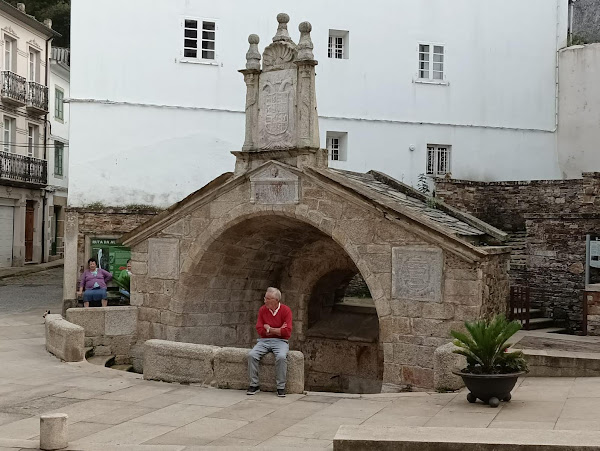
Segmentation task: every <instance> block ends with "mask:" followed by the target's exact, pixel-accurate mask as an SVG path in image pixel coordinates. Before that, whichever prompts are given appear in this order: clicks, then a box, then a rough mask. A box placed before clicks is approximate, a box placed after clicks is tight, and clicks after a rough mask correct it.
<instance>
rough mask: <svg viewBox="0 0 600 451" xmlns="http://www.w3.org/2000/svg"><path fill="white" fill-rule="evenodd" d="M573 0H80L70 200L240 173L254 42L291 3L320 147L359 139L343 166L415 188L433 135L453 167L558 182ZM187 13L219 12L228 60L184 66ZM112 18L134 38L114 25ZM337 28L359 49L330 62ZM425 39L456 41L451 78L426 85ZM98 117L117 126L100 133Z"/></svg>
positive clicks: (265, 40) (164, 193) (156, 201)
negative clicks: (305, 49) (366, 0)
mask: <svg viewBox="0 0 600 451" xmlns="http://www.w3.org/2000/svg"><path fill="white" fill-rule="evenodd" d="M566 4H567V1H566V0H556V1H554V0H552V1H549V0H531V1H528V2H526V3H523V2H519V1H518V0H509V1H505V2H500V3H494V4H493V5H492V4H490V3H489V2H479V1H476V0H460V1H453V2H451V3H449V2H445V1H443V0H432V1H430V2H427V3H414V2H409V1H408V0H402V1H399V2H381V3H375V4H372V5H369V8H368V10H365V7H364V4H363V3H360V2H346V3H344V5H343V7H340V6H339V5H334V4H328V3H325V4H323V2H318V1H317V0H310V1H307V2H301V3H292V2H284V3H283V4H282V3H281V2H276V1H275V0H268V1H262V2H259V3H257V4H248V3H245V2H241V1H239V2H235V4H234V3H233V2H209V1H207V0H188V1H184V0H162V1H159V2H155V3H154V4H153V7H152V8H147V7H146V6H145V2H143V1H142V0H132V1H128V2H126V3H123V2H118V1H117V0H107V1H105V2H102V5H101V7H98V6H97V5H92V4H89V3H86V2H79V3H75V4H74V5H73V6H72V17H73V20H72V34H73V39H72V43H73V47H72V50H73V53H74V54H75V55H77V58H75V59H74V61H73V71H74V77H73V81H74V82H73V88H72V92H71V95H72V108H73V111H74V114H73V121H74V122H73V127H72V131H71V134H72V136H71V145H72V146H73V147H74V148H75V149H76V151H75V152H73V155H72V159H71V164H72V169H73V170H72V172H71V185H70V187H71V189H70V194H71V200H70V201H69V202H70V204H71V205H73V206H83V205H86V204H89V203H92V202H96V201H98V200H99V198H100V197H102V198H103V202H104V203H105V204H106V205H127V204H132V203H144V204H151V205H155V206H160V207H165V206H167V205H169V204H171V203H173V202H174V201H176V200H180V199H181V198H182V197H184V196H185V195H187V194H189V193H190V192H192V191H194V190H195V189H197V188H199V187H200V186H202V185H204V184H205V183H207V182H208V181H209V180H211V179H213V178H214V177H216V176H217V175H219V174H221V173H223V172H225V171H228V170H231V168H232V167H233V158H232V157H231V156H230V155H229V151H231V150H240V148H241V145H242V143H243V130H244V127H243V114H242V112H243V106H244V99H245V85H244V83H243V81H242V77H241V75H240V74H239V73H237V70H238V69H241V68H243V67H244V63H245V57H244V55H245V53H246V51H247V36H248V34H250V33H257V34H259V35H260V37H261V43H260V45H259V48H260V49H261V50H262V49H264V47H265V46H266V45H268V44H269V42H270V38H271V36H273V34H274V31H275V29H274V23H275V16H276V14H277V13H278V12H280V11H282V10H283V11H286V12H288V13H289V14H290V16H291V22H290V24H289V30H290V35H291V36H292V38H293V39H295V40H296V41H297V39H298V34H299V33H298V31H297V26H298V23H299V22H300V21H302V20H307V19H308V20H310V21H311V23H312V25H313V31H312V39H313V42H314V44H315V58H316V59H317V60H319V66H318V67H317V73H318V77H317V98H318V105H319V113H320V115H321V121H320V122H321V124H320V132H321V144H322V145H323V147H325V145H326V142H325V137H326V132H327V131H338V132H347V133H348V147H347V161H340V162H333V163H332V166H334V167H340V168H344V169H349V170H355V171H365V170H369V169H379V170H383V171H385V172H387V173H389V174H390V175H392V176H394V177H396V178H398V179H401V180H403V181H405V182H407V183H409V184H416V181H417V178H418V175H419V174H420V173H423V172H425V170H426V147H427V144H446V145H451V146H452V162H451V172H452V174H453V176H454V177H460V178H471V179H477V180H504V179H511V178H516V179H531V178H545V179H547V178H558V177H560V176H561V174H560V172H559V171H558V165H557V161H556V137H555V133H554V130H555V127H556V110H555V106H556V105H555V104H556V73H555V68H556V50H557V48H560V47H562V46H563V45H564V42H565V40H566V14H567V8H566ZM116 8H118V10H119V14H118V15H117V16H115V15H114V10H115V9H116ZM315 11H318V12H319V13H318V14H316V13H315ZM366 11H368V14H365V12H366ZM517 11H518V14H517V13H516V12H517ZM184 17H200V18H211V19H215V20H217V26H218V30H217V44H216V45H217V60H216V64H192V63H185V62H182V61H181V60H182V54H181V52H182V43H183V29H182V21H183V18H184ZM108 23H110V24H111V27H114V29H118V30H120V33H106V24H108ZM330 29H336V30H348V31H349V48H348V50H349V53H348V54H349V58H348V59H329V58H327V39H328V34H329V30H330ZM156 30H161V32H160V33H157V32H156ZM139 36H145V38H144V39H139ZM98 42H102V43H103V45H102V46H98V45H97V43H98ZM123 42H127V45H123ZM420 42H431V43H441V44H443V45H444V46H445V53H446V56H445V58H446V62H445V72H446V80H445V82H446V84H437V85H434V84H423V83H419V82H417V80H416V78H417V68H418V44H419V43H420ZM523 42H527V45H526V46H525V45H522V44H523ZM115 49H119V50H118V51H115ZM532 55H535V58H532ZM132 61H136V63H135V64H132V63H131V62H132ZM99 64H101V65H103V66H104V67H110V68H111V70H104V71H98V70H96V69H95V68H96V67H98V65H99ZM115 103H116V104H115ZM98 124H102V128H103V129H105V130H109V131H110V133H97V127H98ZM91 136H93V139H91V138H90V137H91ZM411 148H414V150H411ZM517 160H518V161H520V162H521V164H520V165H518V167H517V168H515V167H514V166H515V165H514V161H517ZM157 161H159V162H160V164H156V162H157ZM92 168H93V170H92ZM90 184H92V185H94V186H101V187H102V189H101V190H89V189H87V186H89V185H90Z"/></svg>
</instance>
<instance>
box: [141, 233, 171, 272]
mask: <svg viewBox="0 0 600 451" xmlns="http://www.w3.org/2000/svg"><path fill="white" fill-rule="evenodd" d="M134 273H136V274H137V272H136V271H134ZM148 276H149V277H151V278H155V279H171V280H173V279H178V278H179V240H178V239H176V238H149V239H148Z"/></svg>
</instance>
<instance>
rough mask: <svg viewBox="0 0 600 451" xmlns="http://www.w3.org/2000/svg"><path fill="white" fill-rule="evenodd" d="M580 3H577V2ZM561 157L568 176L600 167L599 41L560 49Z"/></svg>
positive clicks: (559, 155)
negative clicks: (599, 145)
mask: <svg viewBox="0 0 600 451" xmlns="http://www.w3.org/2000/svg"><path fill="white" fill-rule="evenodd" d="M577 4H578V3H577ZM559 69H560V72H559V79H560V84H559V87H560V89H559V111H560V115H559V126H558V161H559V165H560V171H561V173H562V174H563V177H565V178H574V177H581V173H582V172H583V171H590V170H599V169H600V156H599V155H598V152H597V150H596V149H597V147H598V142H600V130H599V129H598V123H599V122H600V84H599V83H598V78H599V77H600V44H589V45H585V46H579V45H578V46H573V47H568V48H566V49H564V50H562V51H560V52H559Z"/></svg>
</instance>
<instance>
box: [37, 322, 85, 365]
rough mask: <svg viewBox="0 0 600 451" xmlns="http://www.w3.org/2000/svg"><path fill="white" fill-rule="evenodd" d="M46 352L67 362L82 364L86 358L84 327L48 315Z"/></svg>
mask: <svg viewBox="0 0 600 451" xmlns="http://www.w3.org/2000/svg"><path fill="white" fill-rule="evenodd" d="M46 350H47V351H48V352H50V353H52V354H54V355H55V356H56V357H58V358H59V359H61V360H64V361H65V362H80V361H81V360H83V358H84V330H83V327H80V326H77V325H75V324H72V323H70V322H68V321H65V320H64V319H63V317H62V316H61V315H47V316H46Z"/></svg>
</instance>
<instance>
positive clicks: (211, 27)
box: [202, 22, 215, 30]
mask: <svg viewBox="0 0 600 451" xmlns="http://www.w3.org/2000/svg"><path fill="white" fill-rule="evenodd" d="M202 29H203V30H214V29H215V23H214V22H202Z"/></svg>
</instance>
